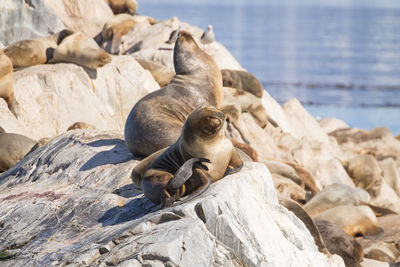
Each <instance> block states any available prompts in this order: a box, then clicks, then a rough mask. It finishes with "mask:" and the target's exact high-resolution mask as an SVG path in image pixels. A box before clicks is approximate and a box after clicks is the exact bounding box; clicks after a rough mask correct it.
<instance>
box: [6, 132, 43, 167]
mask: <svg viewBox="0 0 400 267" xmlns="http://www.w3.org/2000/svg"><path fill="white" fill-rule="evenodd" d="M35 144H36V141H35V140H32V139H31V138H29V137H26V136H24V135H20V134H15V133H2V134H0V172H3V171H6V170H8V169H9V168H11V167H12V166H14V165H15V164H17V162H18V161H20V160H21V159H23V158H24V157H25V155H26V154H27V153H28V152H29V151H30V150H31V148H32V147H33V146H34V145H35Z"/></svg>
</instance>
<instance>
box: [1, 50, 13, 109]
mask: <svg viewBox="0 0 400 267" xmlns="http://www.w3.org/2000/svg"><path fill="white" fill-rule="evenodd" d="M0 97H1V98H3V99H4V100H5V101H6V103H7V106H8V108H9V109H10V110H11V111H12V112H13V111H14V73H13V65H12V63H11V60H10V59H9V58H8V56H7V55H6V54H5V53H4V52H3V51H2V50H1V49H0Z"/></svg>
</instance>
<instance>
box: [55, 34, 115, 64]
mask: <svg viewBox="0 0 400 267" xmlns="http://www.w3.org/2000/svg"><path fill="white" fill-rule="evenodd" d="M58 62H67V63H75V64H77V65H80V66H83V67H87V68H90V69H96V68H99V67H103V66H104V65H106V64H108V63H110V62H111V57H110V55H109V54H107V52H106V51H104V50H103V49H101V48H100V47H99V46H98V45H97V43H96V42H95V41H94V40H93V38H91V37H89V36H87V35H85V34H84V33H82V32H76V33H74V34H71V35H69V36H67V37H66V38H64V40H62V42H61V43H60V44H59V45H58V46H57V48H56V50H55V51H54V56H53V58H52V59H51V60H49V63H58Z"/></svg>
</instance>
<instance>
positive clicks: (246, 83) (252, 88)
mask: <svg viewBox="0 0 400 267" xmlns="http://www.w3.org/2000/svg"><path fill="white" fill-rule="evenodd" d="M221 74H222V79H223V84H224V86H225V87H233V88H236V89H240V90H244V91H246V92H249V93H251V94H253V95H255V96H257V97H258V98H261V97H262V95H263V93H264V87H263V86H262V84H261V82H260V81H259V80H258V79H257V78H256V77H255V76H254V75H253V74H251V73H249V72H247V71H243V70H229V69H223V70H221Z"/></svg>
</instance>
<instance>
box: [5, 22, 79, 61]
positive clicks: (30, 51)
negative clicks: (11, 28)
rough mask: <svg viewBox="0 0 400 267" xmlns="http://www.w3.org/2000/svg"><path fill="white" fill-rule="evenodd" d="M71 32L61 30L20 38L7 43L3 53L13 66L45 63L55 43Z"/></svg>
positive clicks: (50, 56) (51, 55)
mask: <svg viewBox="0 0 400 267" xmlns="http://www.w3.org/2000/svg"><path fill="white" fill-rule="evenodd" d="M72 33H73V32H72V31H70V30H62V31H60V32H58V33H56V34H53V35H50V36H47V37H42V38H36V39H31V40H22V41H19V42H16V43H14V44H11V45H9V46H8V47H7V48H6V49H5V50H4V53H5V54H6V55H7V56H8V57H9V58H10V59H11V62H12V64H13V66H14V68H20V67H29V66H34V65H40V64H46V62H48V61H49V60H50V59H51V58H52V57H53V54H54V50H55V49H56V47H57V45H58V44H59V43H61V41H62V40H63V39H64V38H65V37H67V36H69V35H71V34H72Z"/></svg>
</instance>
